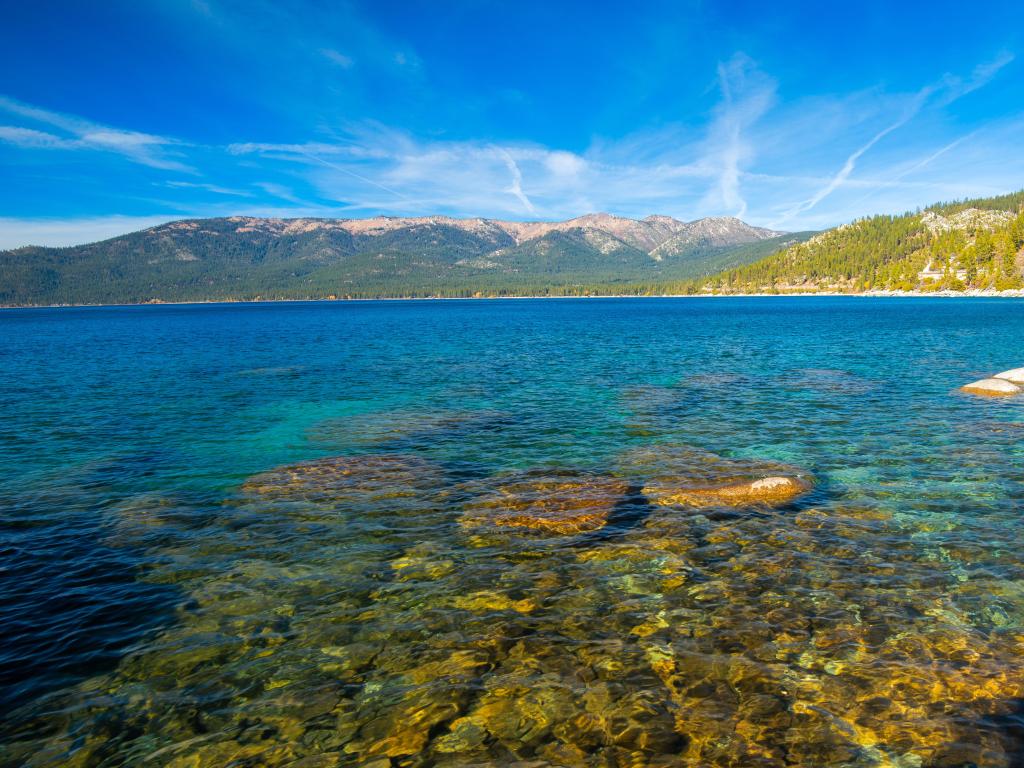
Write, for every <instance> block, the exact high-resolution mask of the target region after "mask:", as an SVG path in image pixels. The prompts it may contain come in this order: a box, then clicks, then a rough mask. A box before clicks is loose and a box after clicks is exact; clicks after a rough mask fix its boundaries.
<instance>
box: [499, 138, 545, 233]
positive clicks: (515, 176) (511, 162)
mask: <svg viewBox="0 0 1024 768" xmlns="http://www.w3.org/2000/svg"><path fill="white" fill-rule="evenodd" d="M497 150H498V153H499V154H500V155H501V157H502V159H503V160H504V161H505V165H506V166H507V167H508V170H509V173H511V174H512V184H511V185H509V187H508V191H509V192H510V193H511V194H512V195H514V196H515V198H516V199H517V200H518V201H519V202H521V203H522V204H523V208H525V209H526V212H527V213H530V214H532V215H534V216H536V215H537V209H536V208H534V207H533V203H531V202H530V198H528V197H527V196H526V194H525V193H524V192H523V173H522V171H520V170H519V166H518V165H516V161H515V159H514V158H513V157H512V155H510V154H509V153H508V151H507V150H504V149H502V148H501V147H498V148H497Z"/></svg>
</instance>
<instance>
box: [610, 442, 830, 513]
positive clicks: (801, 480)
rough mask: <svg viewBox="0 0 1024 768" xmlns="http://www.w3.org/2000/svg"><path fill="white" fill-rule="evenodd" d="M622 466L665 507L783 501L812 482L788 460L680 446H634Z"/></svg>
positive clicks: (776, 502)
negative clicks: (765, 459) (734, 455)
mask: <svg viewBox="0 0 1024 768" xmlns="http://www.w3.org/2000/svg"><path fill="white" fill-rule="evenodd" d="M621 466H622V468H623V471H624V472H628V473H629V474H631V475H635V476H637V477H638V478H639V481H640V482H642V484H643V490H642V493H643V495H644V496H645V497H646V498H647V499H648V501H650V502H651V503H653V504H659V505H662V506H676V505H681V506H691V507H711V506H726V507H741V506H747V505H751V504H770V505H779V504H786V503H788V502H790V501H792V500H793V499H795V498H797V497H798V496H801V495H802V494H804V493H806V492H807V491H808V490H810V489H811V487H812V483H811V481H810V479H809V478H807V477H806V476H805V475H804V474H803V473H801V472H799V471H798V470H796V469H794V468H793V467H788V466H786V465H784V464H779V463H776V462H758V461H745V460H738V459H726V458H723V457H721V456H716V455H714V454H712V453H708V452H706V451H700V450H695V449H691V448H681V447H677V446H654V447H648V448H643V449H639V450H635V451H631V452H630V453H629V454H627V455H626V456H625V457H624V459H623V460H622V462H621Z"/></svg>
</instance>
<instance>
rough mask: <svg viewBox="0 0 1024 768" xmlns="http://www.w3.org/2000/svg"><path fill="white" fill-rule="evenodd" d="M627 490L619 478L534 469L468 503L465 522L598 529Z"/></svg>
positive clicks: (561, 530) (560, 529) (567, 530)
mask: <svg viewBox="0 0 1024 768" xmlns="http://www.w3.org/2000/svg"><path fill="white" fill-rule="evenodd" d="M628 493H629V484H628V483H627V482H626V481H624V480H622V479H621V478H617V477H608V476H604V475H592V474H585V473H580V472H575V471H573V470H559V469H555V470H533V471H530V472H524V473H521V474H518V475H512V476H511V477H509V478H508V479H505V480H502V481H499V482H498V483H496V484H495V485H494V488H493V490H491V491H490V492H489V493H487V494H486V495H484V496H483V497H482V498H479V499H476V500H474V501H471V502H470V503H468V504H467V505H466V506H465V508H464V512H463V516H462V524H463V526H465V527H467V528H478V527H486V526H498V527H503V528H524V529H533V530H536V531H541V532H544V533H553V534H561V535H567V534H573V533H583V532H586V531H594V530H597V529H599V528H602V527H604V525H605V523H607V522H608V518H609V516H610V515H611V514H612V512H613V511H614V510H615V508H616V506H617V505H618V504H620V503H621V502H622V501H623V500H624V499H625V498H626V496H627V495H628Z"/></svg>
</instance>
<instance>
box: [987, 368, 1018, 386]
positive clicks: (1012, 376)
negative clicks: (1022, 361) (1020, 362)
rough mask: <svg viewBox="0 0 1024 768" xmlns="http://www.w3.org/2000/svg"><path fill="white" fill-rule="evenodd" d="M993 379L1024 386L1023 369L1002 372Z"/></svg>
mask: <svg viewBox="0 0 1024 768" xmlns="http://www.w3.org/2000/svg"><path fill="white" fill-rule="evenodd" d="M994 378H997V379H1006V381H1012V382H1013V383H1014V384H1024V368H1014V369H1012V370H1009V371H1003V372H1002V373H997V374H996V375H995V377H994Z"/></svg>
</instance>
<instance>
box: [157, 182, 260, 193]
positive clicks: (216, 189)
mask: <svg viewBox="0 0 1024 768" xmlns="http://www.w3.org/2000/svg"><path fill="white" fill-rule="evenodd" d="M164 186H165V187H171V188H172V189H201V190H203V191H205V192H213V193H214V194H216V195H228V196H229V197H252V196H253V193H252V192H249V191H247V190H244V189H231V188H229V187H222V186H220V185H218V184H203V183H201V182H192V181H165V182H164Z"/></svg>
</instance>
